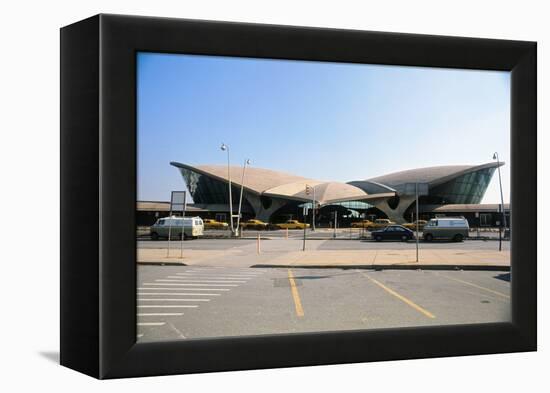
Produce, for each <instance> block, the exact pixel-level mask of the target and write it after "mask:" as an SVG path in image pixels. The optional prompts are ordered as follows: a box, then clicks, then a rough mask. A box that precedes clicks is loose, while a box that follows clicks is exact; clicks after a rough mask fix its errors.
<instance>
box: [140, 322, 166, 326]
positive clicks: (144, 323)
mask: <svg viewBox="0 0 550 393" xmlns="http://www.w3.org/2000/svg"><path fill="white" fill-rule="evenodd" d="M137 325H138V326H162V325H166V322H138V324H137Z"/></svg>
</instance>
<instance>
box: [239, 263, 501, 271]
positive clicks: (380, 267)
mask: <svg viewBox="0 0 550 393" xmlns="http://www.w3.org/2000/svg"><path fill="white" fill-rule="evenodd" d="M250 267H251V268H259V269H263V268H283V269H343V270H349V269H369V270H477V271H478V270H485V271H506V272H508V271H510V266H497V265H269V264H261V265H252V266H250Z"/></svg>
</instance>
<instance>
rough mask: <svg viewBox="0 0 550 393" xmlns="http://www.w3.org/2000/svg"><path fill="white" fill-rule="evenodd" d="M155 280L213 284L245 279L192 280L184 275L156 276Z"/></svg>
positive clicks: (240, 282) (236, 282) (235, 282)
mask: <svg viewBox="0 0 550 393" xmlns="http://www.w3.org/2000/svg"><path fill="white" fill-rule="evenodd" d="M155 281H160V282H193V283H214V284H243V283H245V282H246V281H229V280H193V279H188V278H184V277H175V278H168V279H166V278H158V279H156V280H155Z"/></svg>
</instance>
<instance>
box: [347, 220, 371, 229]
mask: <svg viewBox="0 0 550 393" xmlns="http://www.w3.org/2000/svg"><path fill="white" fill-rule="evenodd" d="M371 225H372V221H371V220H362V221H355V222H352V223H351V227H352V228H369V227H370V226H371Z"/></svg>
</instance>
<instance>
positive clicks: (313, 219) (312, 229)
mask: <svg viewBox="0 0 550 393" xmlns="http://www.w3.org/2000/svg"><path fill="white" fill-rule="evenodd" d="M312 188H313V203H312V206H311V207H312V210H311V221H312V225H311V231H312V232H315V207H316V202H315V186H313V187H312Z"/></svg>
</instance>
